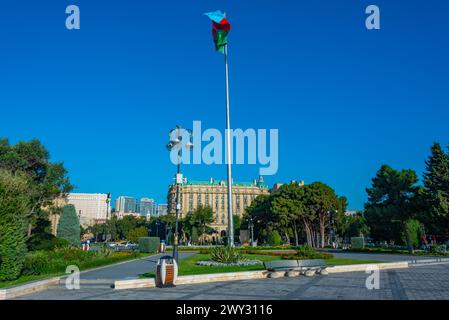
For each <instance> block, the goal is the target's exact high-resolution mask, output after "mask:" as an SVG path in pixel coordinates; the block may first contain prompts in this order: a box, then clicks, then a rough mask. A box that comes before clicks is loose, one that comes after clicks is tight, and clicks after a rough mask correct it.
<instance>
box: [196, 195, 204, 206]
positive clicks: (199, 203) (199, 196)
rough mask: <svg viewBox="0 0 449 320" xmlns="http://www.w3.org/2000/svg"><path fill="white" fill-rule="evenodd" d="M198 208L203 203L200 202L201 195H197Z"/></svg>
mask: <svg viewBox="0 0 449 320" xmlns="http://www.w3.org/2000/svg"><path fill="white" fill-rule="evenodd" d="M197 200H198V207H201V206H202V205H203V203H202V202H201V193H198V198H197Z"/></svg>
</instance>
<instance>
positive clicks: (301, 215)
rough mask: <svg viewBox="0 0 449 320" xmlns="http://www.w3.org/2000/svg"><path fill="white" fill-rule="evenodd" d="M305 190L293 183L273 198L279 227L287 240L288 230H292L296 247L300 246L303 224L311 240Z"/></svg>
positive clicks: (274, 213)
mask: <svg viewBox="0 0 449 320" xmlns="http://www.w3.org/2000/svg"><path fill="white" fill-rule="evenodd" d="M304 190H305V189H304V188H303V186H301V185H299V184H298V183H294V182H293V183H290V184H285V185H283V186H282V187H281V188H280V190H279V192H278V193H276V194H274V195H273V196H272V198H271V211H272V212H273V218H274V219H275V221H276V225H277V227H278V228H279V229H281V230H282V231H283V232H284V234H286V238H288V230H289V229H290V230H292V231H293V235H294V238H295V245H296V246H298V245H299V232H300V231H299V228H300V225H301V224H302V225H303V227H304V230H307V231H306V232H307V239H308V241H309V240H310V237H309V236H310V233H309V232H308V231H309V229H308V228H309V221H308V216H307V210H306V207H305V205H304ZM270 233H271V232H270Z"/></svg>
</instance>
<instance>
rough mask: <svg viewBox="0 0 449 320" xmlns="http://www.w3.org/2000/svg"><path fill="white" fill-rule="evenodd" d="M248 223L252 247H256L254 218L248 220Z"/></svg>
mask: <svg viewBox="0 0 449 320" xmlns="http://www.w3.org/2000/svg"><path fill="white" fill-rule="evenodd" d="M248 222H249V230H250V233H251V246H253V245H254V223H253V217H249V218H248Z"/></svg>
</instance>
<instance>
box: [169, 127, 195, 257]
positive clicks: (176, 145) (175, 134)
mask: <svg viewBox="0 0 449 320" xmlns="http://www.w3.org/2000/svg"><path fill="white" fill-rule="evenodd" d="M181 130H184V131H185V132H187V133H188V135H189V141H188V142H187V143H185V147H186V148H187V149H191V148H193V143H192V138H193V134H192V130H190V129H183V128H182V127H181V126H179V125H177V126H176V128H175V129H172V130H171V131H170V134H169V137H170V142H169V143H168V144H167V149H168V151H170V152H171V151H173V150H177V151H178V161H177V171H176V180H175V183H176V197H175V202H176V217H175V234H174V241H173V259H175V261H176V262H178V236H179V235H178V220H179V210H180V209H181V204H180V203H179V193H180V188H181V185H182V183H183V181H184V179H183V177H182V174H181V151H182V147H183V145H182V134H181V132H182V131H181Z"/></svg>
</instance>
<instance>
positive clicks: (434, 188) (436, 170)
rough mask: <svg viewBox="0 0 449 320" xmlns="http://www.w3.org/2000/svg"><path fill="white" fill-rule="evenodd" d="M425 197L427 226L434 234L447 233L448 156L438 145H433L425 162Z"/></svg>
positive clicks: (448, 219) (448, 200)
mask: <svg viewBox="0 0 449 320" xmlns="http://www.w3.org/2000/svg"><path fill="white" fill-rule="evenodd" d="M424 188H425V197H426V200H427V206H428V214H429V216H428V221H427V222H428V224H430V227H431V229H433V231H434V232H439V233H442V234H447V233H448V231H449V226H448V224H449V154H448V153H446V152H444V150H443V149H442V148H441V145H440V144H439V143H436V142H435V143H434V144H433V145H432V148H431V155H430V156H429V158H428V159H427V160H426V171H425V173H424Z"/></svg>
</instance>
